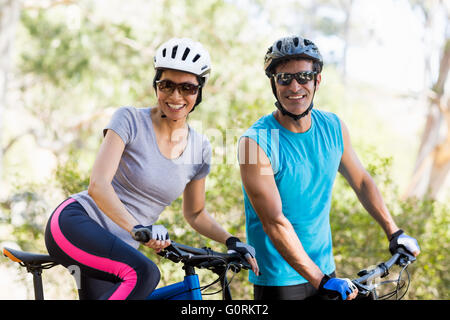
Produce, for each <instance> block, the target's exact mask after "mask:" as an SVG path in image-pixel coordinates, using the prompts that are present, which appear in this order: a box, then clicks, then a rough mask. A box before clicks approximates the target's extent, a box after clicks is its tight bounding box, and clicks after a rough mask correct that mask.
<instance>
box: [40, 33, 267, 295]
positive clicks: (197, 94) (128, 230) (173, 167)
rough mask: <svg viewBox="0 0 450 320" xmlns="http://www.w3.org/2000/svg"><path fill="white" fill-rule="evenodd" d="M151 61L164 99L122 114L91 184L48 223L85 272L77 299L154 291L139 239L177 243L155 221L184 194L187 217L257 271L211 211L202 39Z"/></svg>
mask: <svg viewBox="0 0 450 320" xmlns="http://www.w3.org/2000/svg"><path fill="white" fill-rule="evenodd" d="M154 63H155V69H156V74H155V78H154V80H153V87H154V88H155V91H156V95H157V98H158V102H157V105H156V106H155V107H154V108H139V109H137V108H133V107H123V108H119V109H118V110H117V111H116V112H115V114H114V115H113V117H112V119H111V121H110V123H109V125H108V126H107V127H106V128H105V129H104V130H103V134H104V140H103V142H102V145H101V147H100V150H99V153H98V155H97V158H96V160H95V163H94V166H93V169H92V174H91V179H90V184H89V188H88V190H86V191H83V192H80V193H78V194H75V195H72V196H71V197H70V198H69V199H67V200H66V201H64V202H63V203H62V204H61V205H60V206H59V207H58V208H57V209H56V210H55V211H54V212H53V214H52V216H51V217H50V219H49V222H48V225H47V229H46V235H45V236H46V245H47V249H48V251H49V254H50V255H51V256H52V257H54V258H55V259H57V260H58V261H59V262H61V263H62V264H63V265H65V266H66V267H68V266H71V265H77V266H79V268H80V270H81V282H80V284H81V286H80V288H79V296H80V299H144V298H146V297H147V296H148V295H149V294H150V293H151V292H152V291H153V290H154V288H155V287H156V286H157V284H158V282H159V279H160V273H159V270H158V268H157V267H156V265H155V264H154V263H153V262H152V261H150V260H149V259H148V258H147V257H145V256H144V255H143V254H142V253H140V252H139V251H138V250H137V248H138V246H139V242H138V241H141V242H144V244H145V245H146V246H147V247H150V248H153V249H154V250H156V251H160V250H162V249H164V248H165V247H167V246H168V245H169V244H170V238H169V233H168V231H167V229H166V228H165V227H164V226H162V225H158V224H155V222H156V221H157V219H158V217H159V215H160V214H161V212H162V211H163V210H164V208H165V207H166V206H168V205H169V204H170V203H171V202H172V201H173V200H175V199H177V198H178V197H179V196H180V195H181V194H183V214H184V217H185V218H186V220H187V222H188V223H189V224H190V225H191V226H192V227H193V228H194V229H195V230H197V231H198V232H199V233H201V234H202V235H204V236H207V237H209V238H211V239H213V240H216V241H218V242H221V243H225V244H226V245H227V247H228V249H230V250H235V251H238V252H239V253H241V254H242V255H245V256H246V257H247V260H248V261H249V262H250V264H251V265H252V268H253V271H254V272H256V273H257V272H258V267H257V264H256V260H255V258H254V256H255V254H254V250H253V248H252V247H250V246H248V245H247V244H244V243H242V242H241V241H240V240H239V239H238V238H236V237H233V236H232V235H231V234H229V233H228V232H227V231H225V230H224V229H223V228H222V227H221V226H220V225H219V224H218V223H217V222H216V221H215V220H214V219H213V218H212V217H211V216H210V215H209V214H208V212H207V211H206V209H205V179H206V176H207V174H208V173H209V170H210V166H209V163H210V159H211V146H210V144H209V142H208V140H207V139H206V138H205V137H203V136H202V135H200V134H198V133H197V132H195V131H194V130H193V129H192V128H190V127H189V125H188V124H187V122H186V119H187V116H188V114H189V113H190V112H191V111H193V110H194V108H195V106H197V105H198V104H199V103H200V102H201V99H202V98H201V97H202V88H203V86H204V85H205V83H206V81H207V79H208V76H209V73H210V70H211V64H210V57H209V54H208V52H207V51H206V50H205V49H204V48H203V47H202V45H201V44H200V43H198V42H194V41H192V40H190V39H186V38H183V39H178V38H174V39H171V40H169V41H168V42H166V43H164V44H163V45H162V46H161V47H160V48H159V49H158V50H157V53H156V56H155V58H154ZM142 235H144V236H145V237H142Z"/></svg>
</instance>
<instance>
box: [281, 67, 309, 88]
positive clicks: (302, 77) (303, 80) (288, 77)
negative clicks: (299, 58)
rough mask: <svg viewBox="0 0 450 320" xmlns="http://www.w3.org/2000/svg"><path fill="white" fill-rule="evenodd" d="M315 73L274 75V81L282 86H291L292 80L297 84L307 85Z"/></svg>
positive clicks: (303, 72)
mask: <svg viewBox="0 0 450 320" xmlns="http://www.w3.org/2000/svg"><path fill="white" fill-rule="evenodd" d="M316 74H317V72H316V71H302V72H297V73H287V72H280V73H277V74H275V75H274V78H275V81H276V82H277V83H278V84H279V85H282V86H288V85H290V84H291V82H292V79H295V80H296V81H297V82H298V83H299V84H307V83H308V82H309V81H311V80H313V79H314V78H315V75H316Z"/></svg>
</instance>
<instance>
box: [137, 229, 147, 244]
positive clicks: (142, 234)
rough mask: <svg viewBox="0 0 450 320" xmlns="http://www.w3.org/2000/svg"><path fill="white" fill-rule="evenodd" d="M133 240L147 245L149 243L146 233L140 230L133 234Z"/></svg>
mask: <svg viewBox="0 0 450 320" xmlns="http://www.w3.org/2000/svg"><path fill="white" fill-rule="evenodd" d="M134 239H135V240H136V241H139V242H142V243H147V242H149V241H150V237H149V235H148V233H147V232H145V231H142V230H138V231H136V232H135V233H134Z"/></svg>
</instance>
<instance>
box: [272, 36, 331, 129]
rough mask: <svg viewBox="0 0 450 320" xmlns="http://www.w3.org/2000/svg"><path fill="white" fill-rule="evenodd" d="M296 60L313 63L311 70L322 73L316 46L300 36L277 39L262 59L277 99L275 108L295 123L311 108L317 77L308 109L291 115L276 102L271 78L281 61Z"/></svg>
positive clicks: (320, 60) (321, 64)
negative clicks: (303, 59) (306, 60)
mask: <svg viewBox="0 0 450 320" xmlns="http://www.w3.org/2000/svg"><path fill="white" fill-rule="evenodd" d="M296 58H305V59H310V60H312V61H313V69H315V70H314V71H316V72H317V73H320V72H321V71H322V67H323V59H322V55H321V54H320V52H319V49H318V48H317V46H316V45H315V44H314V43H313V42H312V41H310V40H308V39H305V38H303V37H301V36H290V37H284V38H281V39H278V40H277V41H275V42H274V44H273V45H272V46H271V47H269V49H268V50H267V53H266V55H265V57H264V71H265V72H266V75H267V76H268V77H269V78H270V84H271V86H272V91H273V94H274V96H275V98H276V99H277V101H276V102H275V106H276V107H277V108H278V109H279V110H280V111H281V113H282V114H283V115H285V116H289V117H291V118H292V119H294V120H295V121H297V120H299V119H301V118H303V117H305V116H306V115H308V113H309V112H310V111H311V109H312V108H313V101H312V100H314V94H315V93H316V83H317V82H316V81H317V77H316V76H314V93H313V99H312V100H311V104H310V106H309V107H308V109H307V110H306V111H305V112H303V113H302V114H299V115H297V114H293V113H290V112H289V111H287V110H286V109H285V108H284V107H283V106H282V105H281V103H280V101H278V97H277V90H276V88H275V80H274V78H273V76H274V71H275V67H276V66H277V65H278V64H279V63H280V62H282V61H286V60H290V59H296Z"/></svg>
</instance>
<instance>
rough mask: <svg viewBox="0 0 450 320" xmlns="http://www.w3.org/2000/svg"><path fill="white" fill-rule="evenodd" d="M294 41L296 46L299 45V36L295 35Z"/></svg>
mask: <svg viewBox="0 0 450 320" xmlns="http://www.w3.org/2000/svg"><path fill="white" fill-rule="evenodd" d="M293 41H294V46H296V47H298V38H297V37H295V38H294V39H293Z"/></svg>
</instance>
